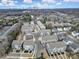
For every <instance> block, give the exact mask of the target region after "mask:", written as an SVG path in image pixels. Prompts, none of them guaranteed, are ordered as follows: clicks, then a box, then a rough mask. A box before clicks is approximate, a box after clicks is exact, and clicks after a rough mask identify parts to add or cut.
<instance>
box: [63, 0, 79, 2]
mask: <svg viewBox="0 0 79 59" xmlns="http://www.w3.org/2000/svg"><path fill="white" fill-rule="evenodd" d="M64 2H79V0H64Z"/></svg>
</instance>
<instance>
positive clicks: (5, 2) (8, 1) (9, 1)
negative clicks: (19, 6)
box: [1, 0, 17, 6]
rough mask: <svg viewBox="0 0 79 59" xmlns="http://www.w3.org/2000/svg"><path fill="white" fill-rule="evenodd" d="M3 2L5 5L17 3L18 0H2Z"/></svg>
mask: <svg viewBox="0 0 79 59" xmlns="http://www.w3.org/2000/svg"><path fill="white" fill-rule="evenodd" d="M1 3H2V4H3V5H6V6H7V5H11V6H12V5H15V4H16V3H17V1H15V0H1Z"/></svg>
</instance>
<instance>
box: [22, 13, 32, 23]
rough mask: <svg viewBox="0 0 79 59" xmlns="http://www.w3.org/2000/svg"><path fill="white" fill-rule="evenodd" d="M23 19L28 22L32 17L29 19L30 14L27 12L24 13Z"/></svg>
mask: <svg viewBox="0 0 79 59" xmlns="http://www.w3.org/2000/svg"><path fill="white" fill-rule="evenodd" d="M23 20H24V21H26V22H30V21H31V20H32V19H31V15H30V14H29V13H26V14H25V15H24V16H23Z"/></svg>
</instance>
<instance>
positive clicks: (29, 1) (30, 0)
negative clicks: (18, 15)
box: [24, 0, 32, 4]
mask: <svg viewBox="0 0 79 59" xmlns="http://www.w3.org/2000/svg"><path fill="white" fill-rule="evenodd" d="M24 3H28V4H29V3H32V0H24Z"/></svg>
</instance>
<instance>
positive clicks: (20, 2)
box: [0, 0, 79, 9]
mask: <svg viewBox="0 0 79 59" xmlns="http://www.w3.org/2000/svg"><path fill="white" fill-rule="evenodd" d="M7 8H20V9H23V8H27V9H28V8H38V9H52V8H79V0H0V9H7Z"/></svg>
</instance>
